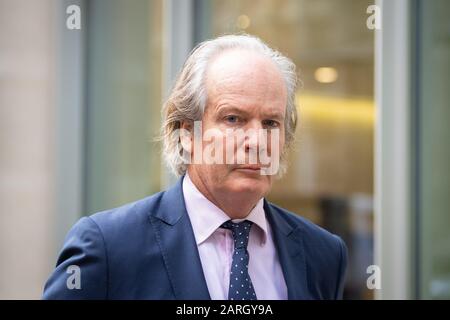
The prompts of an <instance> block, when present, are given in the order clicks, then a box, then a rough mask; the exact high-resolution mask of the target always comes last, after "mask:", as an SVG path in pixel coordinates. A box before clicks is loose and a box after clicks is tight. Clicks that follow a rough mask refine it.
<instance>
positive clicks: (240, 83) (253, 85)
mask: <svg viewBox="0 0 450 320" xmlns="http://www.w3.org/2000/svg"><path fill="white" fill-rule="evenodd" d="M206 85H207V90H208V101H209V103H208V104H210V103H212V104H216V103H217V102H218V101H217V100H224V99H225V100H226V99H231V100H240V102H242V103H244V102H247V103H250V104H252V103H253V104H259V105H261V104H262V105H266V104H267V105H270V106H271V108H274V107H278V108H284V107H285V105H286V97H287V93H286V86H285V83H284V79H283V77H282V74H281V72H280V71H279V69H278V68H277V66H276V65H275V64H274V63H273V62H272V61H271V60H270V58H268V57H265V56H263V55H262V54H259V53H256V52H251V51H247V50H229V51H225V52H223V53H221V54H220V55H218V56H217V57H215V58H213V60H212V61H211V62H210V65H209V67H208V70H207V75H206Z"/></svg>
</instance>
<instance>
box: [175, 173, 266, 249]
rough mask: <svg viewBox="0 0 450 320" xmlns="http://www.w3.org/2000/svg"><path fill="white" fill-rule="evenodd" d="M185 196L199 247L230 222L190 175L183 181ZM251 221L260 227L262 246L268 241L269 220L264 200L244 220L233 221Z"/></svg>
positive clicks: (234, 220) (235, 220) (236, 220)
mask: <svg viewBox="0 0 450 320" xmlns="http://www.w3.org/2000/svg"><path fill="white" fill-rule="evenodd" d="M183 196H184V202H185V204H186V210H187V212H188V215H189V219H190V220H191V224H192V229H193V231H194V235H195V240H196V242H197V245H200V244H201V243H202V242H204V241H205V240H206V239H208V238H209V237H210V236H211V235H212V234H213V233H214V232H215V231H216V230H217V229H218V228H219V227H220V226H221V225H222V224H223V223H224V222H225V221H228V220H230V218H229V217H228V215H227V214H226V213H225V212H224V211H222V210H221V209H220V208H219V207H217V206H216V205H215V204H214V203H212V202H211V201H209V200H208V199H207V198H206V197H205V196H204V195H203V194H202V193H201V192H200V191H199V190H198V189H197V187H196V186H195V185H194V183H193V182H192V180H191V179H190V178H189V175H188V173H187V172H186V175H185V176H184V179H183ZM243 220H249V221H251V222H253V223H254V224H255V225H257V226H258V227H259V229H260V230H259V231H261V232H259V234H260V235H261V237H260V238H261V245H264V244H265V243H266V241H267V220H266V215H265V213H264V198H261V199H260V200H259V201H258V202H257V204H256V205H255V207H254V208H253V209H252V210H251V211H250V213H249V214H248V216H247V217H245V218H244V219H233V220H232V221H233V222H236V223H238V222H241V221H243Z"/></svg>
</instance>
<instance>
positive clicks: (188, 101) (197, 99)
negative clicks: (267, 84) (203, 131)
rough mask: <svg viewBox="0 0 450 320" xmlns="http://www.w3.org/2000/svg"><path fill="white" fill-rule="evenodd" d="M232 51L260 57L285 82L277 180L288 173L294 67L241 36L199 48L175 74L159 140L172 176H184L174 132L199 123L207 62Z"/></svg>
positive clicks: (260, 43)
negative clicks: (246, 52)
mask: <svg viewBox="0 0 450 320" xmlns="http://www.w3.org/2000/svg"><path fill="white" fill-rule="evenodd" d="M232 49H244V50H249V51H252V52H256V53H260V54H262V55H263V56H266V57H268V58H270V60H271V61H272V62H273V63H274V64H275V65H276V66H277V67H278V69H279V71H280V72H281V74H282V77H283V78H284V81H285V84H286V89H287V105H286V116H285V120H284V122H285V147H284V149H283V150H282V152H281V158H280V169H279V171H278V174H277V177H281V176H282V175H283V174H284V173H285V171H286V169H287V159H286V154H287V151H288V150H289V149H290V148H291V146H292V142H293V141H294V136H295V128H296V127H297V109H296V107H295V91H296V88H297V74H296V71H295V64H294V63H293V62H292V61H291V60H290V59H289V58H287V57H285V56H283V55H282V54H281V53H280V52H278V51H276V50H273V49H271V48H270V47H269V46H268V45H267V44H265V43H264V42H263V41H262V40H261V39H259V38H257V37H254V36H250V35H247V34H243V35H226V36H221V37H218V38H216V39H212V40H207V41H204V42H202V43H200V44H198V45H197V46H196V47H195V48H194V49H193V50H192V51H191V53H190V55H189V57H188V58H187V60H186V62H185V63H184V66H183V68H182V69H181V72H180V73H179V74H178V77H177V79H176V82H175V85H174V88H173V90H172V92H171V94H170V96H169V98H168V99H167V101H166V102H165V104H164V106H163V110H162V112H163V124H162V128H161V137H160V139H161V140H162V141H163V155H164V158H165V161H166V163H167V164H168V165H169V167H170V169H171V170H172V172H173V173H174V174H175V175H177V176H181V175H183V174H185V173H186V170H187V164H186V162H185V161H184V158H183V155H182V148H181V146H180V144H181V142H180V138H179V136H178V135H175V134H174V132H175V131H177V129H180V126H181V123H182V122H183V121H189V122H193V121H199V120H201V119H202V116H203V113H204V112H205V108H206V103H207V92H206V84H205V77H206V70H207V68H208V65H209V62H210V61H211V60H212V58H214V57H215V56H217V55H218V54H220V53H223V52H224V51H227V50H232Z"/></svg>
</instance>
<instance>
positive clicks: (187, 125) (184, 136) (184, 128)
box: [180, 120, 193, 154]
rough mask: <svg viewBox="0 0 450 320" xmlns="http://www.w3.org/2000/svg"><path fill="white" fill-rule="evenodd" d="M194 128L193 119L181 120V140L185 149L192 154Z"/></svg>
mask: <svg viewBox="0 0 450 320" xmlns="http://www.w3.org/2000/svg"><path fill="white" fill-rule="evenodd" d="M192 138H193V128H192V121H189V120H182V121H180V142H181V146H182V147H183V149H184V150H186V151H187V152H188V153H189V154H192V149H193V148H192V144H193V139H192Z"/></svg>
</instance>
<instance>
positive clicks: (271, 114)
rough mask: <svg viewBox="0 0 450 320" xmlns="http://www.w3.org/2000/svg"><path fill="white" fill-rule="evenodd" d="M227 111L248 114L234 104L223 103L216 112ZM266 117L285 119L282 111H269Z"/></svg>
mask: <svg viewBox="0 0 450 320" xmlns="http://www.w3.org/2000/svg"><path fill="white" fill-rule="evenodd" d="M225 112H234V113H238V114H245V115H247V114H248V112H246V111H245V110H243V109H239V108H238V107H235V106H232V105H225V104H224V105H221V106H219V107H217V109H216V113H217V114H222V113H225ZM264 118H266V119H275V120H280V121H282V120H283V119H284V116H283V114H282V113H280V112H269V113H267V114H265V115H264Z"/></svg>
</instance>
